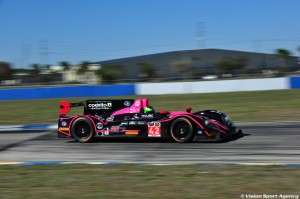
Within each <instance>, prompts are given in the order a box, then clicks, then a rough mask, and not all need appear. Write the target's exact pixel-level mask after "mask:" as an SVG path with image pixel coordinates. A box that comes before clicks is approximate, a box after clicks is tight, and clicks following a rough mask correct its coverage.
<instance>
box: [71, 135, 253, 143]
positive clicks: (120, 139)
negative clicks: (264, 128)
mask: <svg viewBox="0 0 300 199" xmlns="http://www.w3.org/2000/svg"><path fill="white" fill-rule="evenodd" d="M250 135H251V134H245V133H239V134H235V135H232V136H229V137H226V138H225V139H223V140H193V141H192V143H219V144H220V143H228V142H233V141H236V140H239V139H241V138H243V137H245V136H250ZM66 142H67V143H78V142H77V141H75V140H68V141H66ZM92 143H176V142H174V141H173V140H171V139H157V138H134V137H133V138H128V137H126V138H125V137H114V138H111V137H110V138H107V137H103V138H97V139H95V140H93V141H92Z"/></svg>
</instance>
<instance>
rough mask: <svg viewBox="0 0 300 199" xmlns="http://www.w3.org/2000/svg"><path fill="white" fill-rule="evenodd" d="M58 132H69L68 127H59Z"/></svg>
mask: <svg viewBox="0 0 300 199" xmlns="http://www.w3.org/2000/svg"><path fill="white" fill-rule="evenodd" d="M58 130H60V131H69V128H68V127H59V128H58Z"/></svg>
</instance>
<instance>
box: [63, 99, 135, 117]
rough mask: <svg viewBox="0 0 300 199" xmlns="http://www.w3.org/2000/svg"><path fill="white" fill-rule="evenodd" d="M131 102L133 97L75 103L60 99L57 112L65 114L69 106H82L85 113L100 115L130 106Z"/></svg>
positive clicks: (69, 108)
mask: <svg viewBox="0 0 300 199" xmlns="http://www.w3.org/2000/svg"><path fill="white" fill-rule="evenodd" d="M133 103H134V100H133V99H123V100H86V101H82V102H76V103H70V102H69V101H61V102H60V103H59V112H60V115H66V114H68V113H69V112H70V110H71V107H77V106H83V107H84V114H85V115H86V114H88V115H102V114H106V113H112V112H114V111H117V110H120V109H122V108H127V107H130V106H131V105H132V104H133Z"/></svg>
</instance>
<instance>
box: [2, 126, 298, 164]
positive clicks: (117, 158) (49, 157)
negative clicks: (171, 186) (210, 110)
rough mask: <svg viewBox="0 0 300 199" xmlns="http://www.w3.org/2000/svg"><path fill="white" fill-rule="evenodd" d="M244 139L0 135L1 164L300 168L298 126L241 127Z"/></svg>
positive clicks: (45, 134)
mask: <svg viewBox="0 0 300 199" xmlns="http://www.w3.org/2000/svg"><path fill="white" fill-rule="evenodd" d="M240 126H241V128H242V129H243V131H244V136H243V137H234V138H231V139H228V140H225V141H224V142H207V141H196V142H192V143H187V144H178V143H173V142H170V141H166V140H145V139H143V140H141V139H103V140H99V141H96V142H94V143H86V144H82V143H78V142H74V141H72V140H66V139H59V138H57V137H56V133H55V132H53V131H52V132H51V131H49V132H27V133H20V132H19V133H17V132H0V164H6V163H9V162H30V161H32V162H57V161H58V162H60V161H63V162H84V163H87V162H90V163H101V162H110V163H113V162H118V163H145V164H209V163H217V164H218V163H220V164H230V163H233V164H235V163H242V164H243V163H245V164H248V163H252V164H253V163H254V164H255V163H257V164H264V163H274V164H279V163H281V164H284V163H285V164H299V163H300V141H299V140H300V122H284V123H247V124H240Z"/></svg>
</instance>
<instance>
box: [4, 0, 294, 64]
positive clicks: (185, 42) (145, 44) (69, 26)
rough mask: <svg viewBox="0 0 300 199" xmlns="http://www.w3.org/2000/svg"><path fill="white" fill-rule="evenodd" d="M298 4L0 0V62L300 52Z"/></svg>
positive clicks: (266, 0)
mask: <svg viewBox="0 0 300 199" xmlns="http://www.w3.org/2000/svg"><path fill="white" fill-rule="evenodd" d="M299 8H300V1H299V0H285V1H284V0H0V61H6V62H10V63H12V64H13V66H14V67H16V68H17V67H18V68H19V67H28V66H29V65H30V64H32V63H42V64H51V65H57V64H58V63H59V62H60V61H68V62H69V63H71V64H78V63H80V62H82V61H91V62H94V61H104V60H110V59H117V58H124V57H131V56H138V55H145V54H154V53H160V52H168V51H177V50H191V49H197V48H218V49H230V50H241V51H250V52H264V53H273V52H274V51H275V49H277V48H285V49H287V50H289V51H291V53H292V54H293V55H295V56H298V55H299V51H297V48H298V47H299V46H300V25H299V24H300V12H299ZM199 38H200V39H199Z"/></svg>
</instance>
